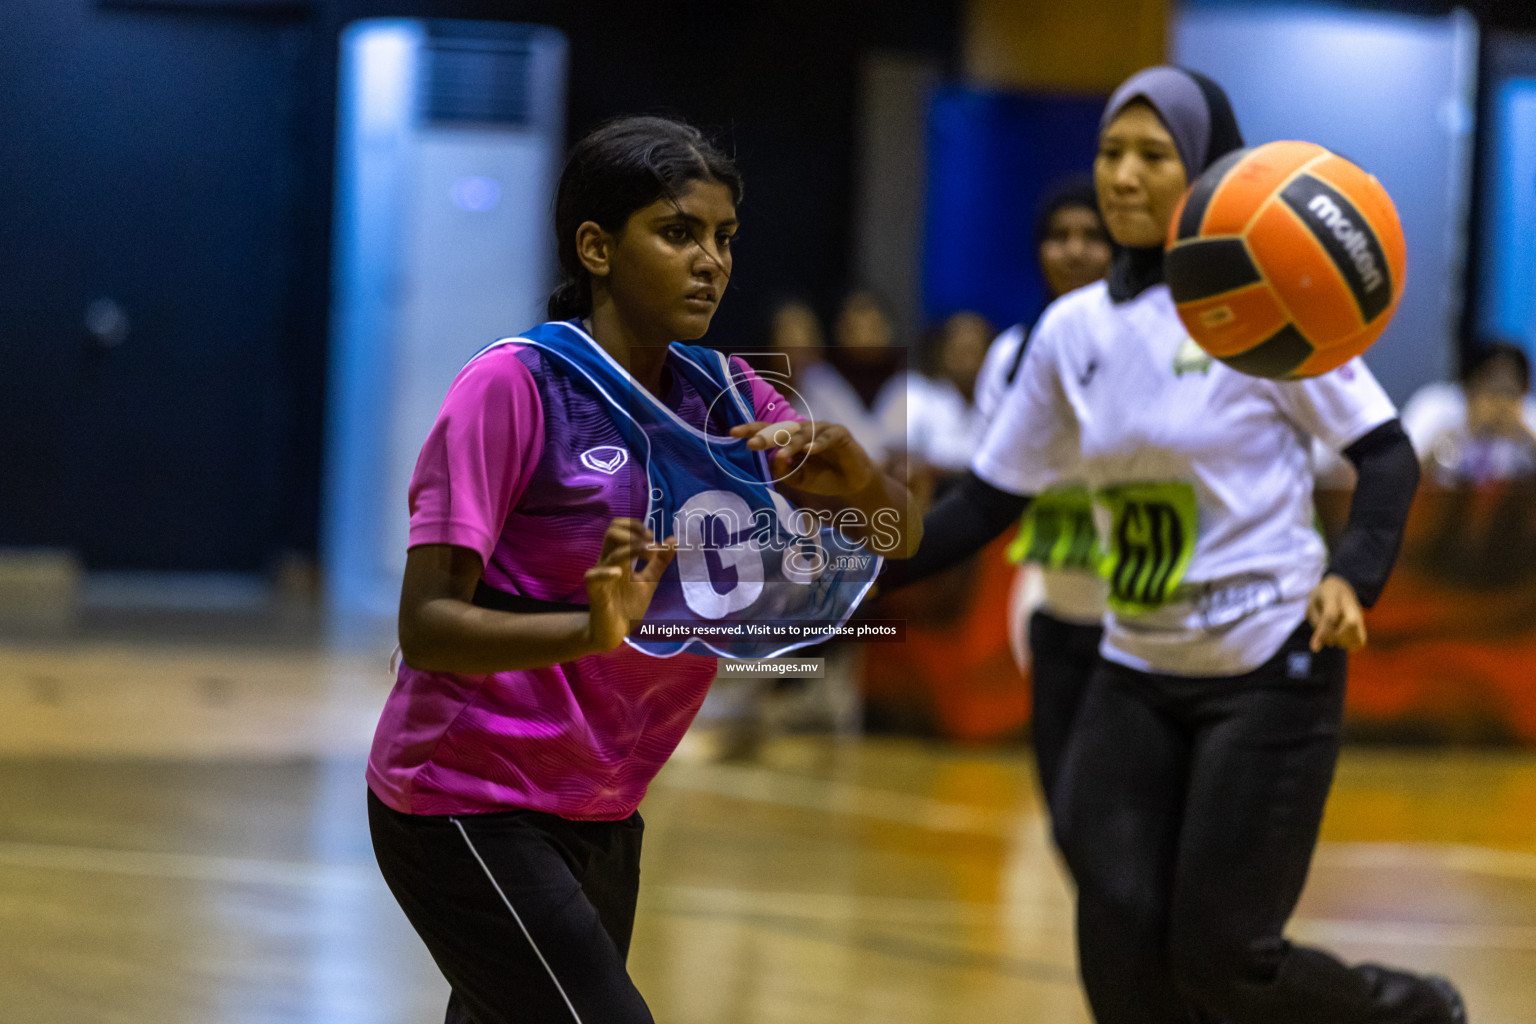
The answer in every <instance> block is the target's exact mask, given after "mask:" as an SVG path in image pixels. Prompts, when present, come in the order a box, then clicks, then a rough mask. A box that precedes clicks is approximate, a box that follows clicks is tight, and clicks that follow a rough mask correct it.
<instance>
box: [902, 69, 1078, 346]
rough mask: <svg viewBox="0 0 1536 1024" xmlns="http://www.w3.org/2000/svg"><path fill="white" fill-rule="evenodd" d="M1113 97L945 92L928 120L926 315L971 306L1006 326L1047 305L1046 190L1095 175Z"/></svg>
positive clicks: (936, 315)
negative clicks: (1041, 220)
mask: <svg viewBox="0 0 1536 1024" xmlns="http://www.w3.org/2000/svg"><path fill="white" fill-rule="evenodd" d="M1103 106H1104V100H1103V99H1099V98H1082V97H1060V96H1043V95H1030V94H1021V93H1000V92H984V91H980V90H976V89H968V88H964V87H959V86H951V87H946V88H943V89H940V90H938V91H937V92H936V93H935V94H934V98H933V105H932V107H931V108H930V110H929V116H928V196H927V218H926V221H925V225H924V246H923V315H924V316H925V317H926V318H927V319H928V321H929V322H930V323H933V322H936V321H938V320H940V319H942V318H944V317H946V316H948V315H949V314H951V313H954V312H957V311H959V310H962V309H968V310H974V311H975V312H978V313H981V314H982V315H983V316H985V317H986V318H987V319H988V320H990V321H992V323H993V325H994V326H996V327H997V328H998V330H1002V329H1003V328H1005V327H1007V326H1009V325H1010V324H1014V323H1017V322H1019V321H1021V320H1029V321H1032V320H1034V318H1035V317H1037V316H1038V315H1039V314H1040V311H1041V310H1042V309H1044V308H1045V297H1046V291H1045V282H1044V281H1043V280H1042V279H1041V277H1040V271H1039V267H1038V266H1037V261H1036V256H1035V246H1034V224H1035V215H1036V212H1037V210H1038V209H1039V205H1040V201H1041V199H1042V197H1043V196H1044V194H1045V192H1046V191H1047V190H1048V189H1050V188H1051V187H1052V186H1053V185H1054V184H1055V183H1056V182H1057V181H1058V180H1060V179H1061V178H1064V177H1066V176H1068V175H1072V174H1088V173H1090V172H1091V171H1092V169H1093V154H1094V148H1095V144H1096V141H1097V136H1098V123H1099V114H1100V112H1101V111H1102V110H1103Z"/></svg>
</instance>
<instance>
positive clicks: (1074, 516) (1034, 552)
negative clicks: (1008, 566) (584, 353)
mask: <svg viewBox="0 0 1536 1024" xmlns="http://www.w3.org/2000/svg"><path fill="white" fill-rule="evenodd" d="M1008 560H1009V561H1010V562H1033V563H1034V564H1036V565H1040V566H1043V567H1044V568H1047V569H1079V570H1084V571H1089V572H1093V571H1097V570H1098V567H1099V562H1100V560H1101V559H1100V553H1099V538H1098V533H1097V531H1095V529H1094V526H1093V502H1092V500H1091V499H1090V498H1089V496H1088V491H1087V489H1086V488H1082V487H1064V488H1062V489H1060V490H1055V489H1052V490H1048V491H1046V492H1045V493H1043V494H1041V495H1040V496H1039V497H1037V498H1036V499H1035V500H1034V501H1033V502H1032V503H1031V504H1030V506H1029V508H1028V510H1026V511H1025V513H1024V517H1023V519H1022V520H1021V521H1020V522H1019V534H1018V536H1017V537H1015V538H1014V539H1013V543H1012V544H1010V545H1008Z"/></svg>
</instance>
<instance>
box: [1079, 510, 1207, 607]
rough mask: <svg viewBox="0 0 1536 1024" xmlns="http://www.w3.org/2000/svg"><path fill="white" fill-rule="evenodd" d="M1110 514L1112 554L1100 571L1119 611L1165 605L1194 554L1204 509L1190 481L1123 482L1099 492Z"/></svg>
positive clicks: (1112, 601)
mask: <svg viewBox="0 0 1536 1024" xmlns="http://www.w3.org/2000/svg"><path fill="white" fill-rule="evenodd" d="M1094 500H1095V501H1096V502H1098V503H1099V505H1100V506H1102V507H1103V508H1104V509H1105V511H1107V512H1108V513H1109V523H1110V531H1109V552H1108V554H1107V555H1106V556H1105V557H1104V559H1103V560H1102V562H1101V563H1100V566H1099V572H1100V574H1101V575H1102V576H1103V577H1104V579H1105V580H1106V581H1108V583H1109V606H1110V608H1111V609H1113V610H1114V611H1115V612H1117V613H1120V614H1132V615H1134V614H1137V613H1140V612H1148V611H1152V610H1154V609H1157V608H1160V607H1162V606H1163V605H1164V604H1166V603H1167V602H1168V600H1169V599H1170V598H1172V597H1173V596H1174V595H1175V594H1176V592H1177V590H1178V587H1179V584H1180V583H1181V582H1183V579H1184V573H1185V571H1186V570H1187V569H1188V568H1189V563H1190V559H1191V558H1192V557H1193V556H1194V553H1195V535H1196V530H1197V528H1198V526H1199V511H1198V508H1197V506H1196V503H1195V488H1194V486H1193V485H1191V484H1188V483H1155V484H1154V483H1146V484H1123V485H1121V486H1118V487H1107V488H1104V489H1102V490H1099V491H1096V492H1094Z"/></svg>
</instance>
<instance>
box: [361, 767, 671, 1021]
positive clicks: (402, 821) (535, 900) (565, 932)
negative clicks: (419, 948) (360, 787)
mask: <svg viewBox="0 0 1536 1024" xmlns="http://www.w3.org/2000/svg"><path fill="white" fill-rule="evenodd" d="M368 823H369V828H370V831H371V832H372V834H373V849H374V855H375V856H376V857H377V859H378V862H379V869H380V870H381V871H382V872H383V874H384V880H385V881H386V882H387V883H388V884H389V888H390V891H391V892H393V893H394V895H395V899H396V900H398V901H399V903H400V907H401V909H402V910H404V911H405V916H406V917H407V918H409V919H410V922H411V924H412V926H413V927H415V929H416V932H417V934H419V935H420V936H421V938H422V941H423V942H425V943H426V946H427V949H428V950H429V951H430V952H431V954H432V958H433V959H434V960H436V961H437V966H438V968H439V969H441V970H442V972H443V976H444V977H445V978H447V979H448V984H449V985H450V986H452V988H453V995H452V997H451V998H450V999H449V1002H448V1013H447V1017H446V1021H447V1024H471V1022H472V1024H512V1022H517V1024H651V1021H652V1018H651V1013H650V1011H649V1010H648V1009H646V1005H645V1000H644V999H642V998H641V997H640V993H639V991H637V990H636V988H635V986H634V983H633V982H631V981H630V980H629V973H628V972H627V971H626V970H625V968H624V961H625V957H626V956H627V955H628V953H629V938H630V933H631V931H632V929H633V927H634V921H635V899H636V896H637V894H638V892H639V888H640V836H641V832H642V830H643V828H644V824H643V823H642V822H641V820H640V815H639V814H635V815H632V816H631V817H629V818H627V819H625V820H624V821H568V820H566V819H564V818H560V817H557V816H555V815H552V814H542V813H540V812H537V811H523V810H513V811H506V812H501V813H496V814H469V815H461V816H455V817H436V816H428V815H413V814H401V813H400V812H398V811H395V810H393V809H391V808H390V807H388V806H386V805H385V804H384V803H383V802H382V801H380V800H379V798H378V797H376V796H374V795H373V793H372V792H369V794H368Z"/></svg>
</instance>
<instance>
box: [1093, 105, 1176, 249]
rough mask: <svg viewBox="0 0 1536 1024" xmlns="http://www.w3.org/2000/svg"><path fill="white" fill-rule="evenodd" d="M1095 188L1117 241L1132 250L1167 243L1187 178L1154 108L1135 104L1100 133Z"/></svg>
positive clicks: (1106, 223)
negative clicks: (1174, 212)
mask: <svg viewBox="0 0 1536 1024" xmlns="http://www.w3.org/2000/svg"><path fill="white" fill-rule="evenodd" d="M1093 184H1094V187H1095V188H1096V189H1097V190H1098V193H1099V208H1100V209H1102V210H1103V211H1104V224H1105V226H1107V227H1108V228H1109V233H1110V235H1111V236H1112V237H1113V238H1114V240H1115V241H1117V242H1119V243H1120V244H1121V245H1124V246H1130V247H1132V248H1140V247H1145V246H1153V245H1157V246H1160V245H1162V244H1163V239H1164V238H1165V237H1166V236H1167V234H1168V222H1169V221H1170V220H1172V219H1173V208H1174V207H1175V206H1177V205H1178V202H1179V197H1180V196H1182V195H1183V194H1184V188H1185V186H1186V185H1187V184H1188V180H1187V178H1186V176H1185V174H1184V163H1183V161H1181V160H1180V159H1179V151H1178V149H1177V148H1176V147H1175V146H1174V144H1173V136H1171V135H1169V134H1168V129H1166V128H1164V127H1163V123H1162V122H1161V121H1159V120H1158V118H1157V115H1156V114H1155V113H1153V111H1152V108H1151V107H1149V106H1147V105H1146V104H1144V103H1132V104H1131V105H1130V106H1128V107H1126V108H1125V109H1124V110H1123V111H1121V112H1120V116H1119V117H1117V118H1115V119H1114V121H1112V122H1110V125H1109V127H1108V128H1105V129H1104V131H1103V133H1102V134H1100V136H1099V154H1098V156H1097V157H1095V158H1094V161H1093Z"/></svg>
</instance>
